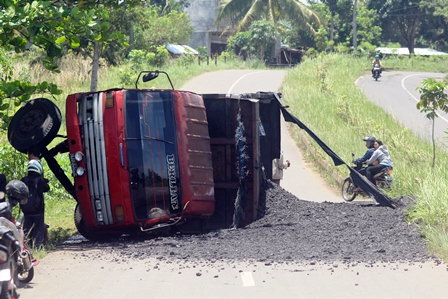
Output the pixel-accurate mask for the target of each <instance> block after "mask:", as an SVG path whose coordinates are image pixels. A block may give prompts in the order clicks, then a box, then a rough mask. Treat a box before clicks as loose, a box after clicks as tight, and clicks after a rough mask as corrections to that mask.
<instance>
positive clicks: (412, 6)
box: [368, 0, 431, 53]
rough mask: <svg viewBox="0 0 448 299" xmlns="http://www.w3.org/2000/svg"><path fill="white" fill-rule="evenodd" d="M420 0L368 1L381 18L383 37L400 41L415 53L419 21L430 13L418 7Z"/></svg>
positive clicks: (369, 5) (410, 51)
mask: <svg viewBox="0 0 448 299" xmlns="http://www.w3.org/2000/svg"><path fill="white" fill-rule="evenodd" d="M420 2H421V0H376V1H370V2H369V3H368V7H369V8H373V9H376V10H377V12H378V14H379V15H380V17H381V18H382V26H381V27H382V28H383V32H384V33H385V35H383V38H384V39H386V40H391V41H400V42H401V44H403V45H404V46H406V47H407V48H408V49H409V53H415V52H414V48H415V38H416V36H417V35H418V34H419V33H420V27H421V21H422V20H423V19H425V18H427V17H431V16H430V15H426V11H425V10H424V9H422V8H421V7H420Z"/></svg>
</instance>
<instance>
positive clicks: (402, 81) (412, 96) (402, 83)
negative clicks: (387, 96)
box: [401, 74, 448, 123]
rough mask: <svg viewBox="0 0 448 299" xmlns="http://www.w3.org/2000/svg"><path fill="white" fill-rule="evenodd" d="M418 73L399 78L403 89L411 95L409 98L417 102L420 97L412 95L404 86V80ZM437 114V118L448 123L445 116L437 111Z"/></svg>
mask: <svg viewBox="0 0 448 299" xmlns="http://www.w3.org/2000/svg"><path fill="white" fill-rule="evenodd" d="M418 75H419V74H413V75H408V76H406V77H404V78H403V79H401V87H403V89H404V90H405V91H406V92H407V93H408V94H409V95H410V96H411V98H413V99H414V100H415V101H416V102H417V103H418V102H420V99H417V98H416V97H414V95H413V94H412V93H411V92H410V91H409V90H408V89H407V88H406V86H404V81H405V80H406V79H407V78H409V77H412V76H418ZM437 115H438V116H439V118H441V119H443V120H444V121H446V122H447V123H448V119H446V118H445V117H443V116H441V115H440V114H439V113H437Z"/></svg>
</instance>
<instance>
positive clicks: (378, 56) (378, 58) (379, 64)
mask: <svg viewBox="0 0 448 299" xmlns="http://www.w3.org/2000/svg"><path fill="white" fill-rule="evenodd" d="M376 64H377V65H378V67H379V68H380V76H381V73H382V72H383V65H382V64H381V60H380V55H378V54H376V55H375V58H374V59H373V60H372V76H373V70H374V69H375V65H376Z"/></svg>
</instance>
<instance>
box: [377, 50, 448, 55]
mask: <svg viewBox="0 0 448 299" xmlns="http://www.w3.org/2000/svg"><path fill="white" fill-rule="evenodd" d="M376 51H380V52H381V53H383V54H396V55H409V49H408V48H376ZM414 53H415V55H422V56H431V55H448V53H445V52H440V51H437V50H434V49H430V48H414Z"/></svg>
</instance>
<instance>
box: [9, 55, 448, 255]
mask: <svg viewBox="0 0 448 299" xmlns="http://www.w3.org/2000/svg"><path fill="white" fill-rule="evenodd" d="M30 55H32V53H31V54H30ZM31 58H32V57H31ZM31 58H30V57H25V58H23V57H22V58H21V59H20V60H18V61H17V63H16V69H18V70H20V71H18V72H17V73H20V75H21V76H25V77H26V76H28V77H29V78H32V80H33V81H42V80H46V81H52V82H56V83H57V84H58V85H59V87H60V88H62V89H63V91H64V93H63V94H62V95H60V96H58V97H56V98H55V99H54V100H55V101H56V103H58V106H59V107H60V108H61V111H62V113H64V105H65V98H66V96H67V95H68V94H71V93H76V92H85V91H88V90H89V86H90V74H89V62H88V61H84V60H80V59H78V58H74V57H70V58H68V59H65V60H64V61H62V63H61V73H60V74H58V75H54V74H51V75H49V74H48V72H47V71H45V70H44V69H42V68H41V67H40V66H39V65H38V64H36V65H34V66H33V67H29V65H28V62H29V60H30V59H31ZM370 61H371V58H368V57H358V58H356V57H353V56H349V55H339V54H330V55H325V56H321V57H318V58H314V59H305V61H304V62H303V63H301V64H300V65H298V66H296V67H295V68H293V69H290V70H288V72H287V75H286V76H285V79H284V82H283V85H282V87H281V90H280V91H281V92H282V93H283V101H284V103H285V104H286V105H289V107H290V108H289V110H290V111H291V112H292V114H294V115H295V116H297V117H298V118H299V119H300V120H301V121H302V122H303V123H304V124H305V125H307V126H308V127H309V128H310V129H311V130H313V131H314V132H315V133H316V134H317V135H318V136H319V137H320V138H321V139H322V140H323V141H324V142H325V143H326V144H328V145H329V146H330V148H332V149H333V151H335V152H336V153H337V154H338V155H340V156H341V158H342V159H343V160H345V161H347V162H348V161H351V153H352V152H354V153H355V154H358V155H359V154H360V153H363V152H364V151H365V147H364V143H363V142H362V141H361V140H360V139H361V138H362V137H363V136H365V135H374V136H376V137H378V138H381V139H382V140H383V141H384V142H385V144H386V145H387V146H388V147H389V149H390V151H391V154H392V158H393V160H394V164H395V168H394V174H393V175H394V178H395V188H394V189H393V190H392V191H391V192H390V194H389V195H390V196H392V197H398V196H402V195H414V196H415V197H416V202H415V205H414V206H413V207H412V209H410V210H409V212H408V220H409V221H410V222H414V223H416V224H418V225H419V227H420V228H421V232H422V234H423V235H424V236H425V237H426V238H427V241H428V245H429V247H430V248H431V251H432V252H433V253H435V254H437V255H438V256H440V257H442V258H445V259H448V234H447V229H448V220H447V219H448V217H447V216H448V215H447V214H448V195H447V192H446V188H444V187H445V185H446V182H447V181H448V172H447V171H444V170H446V169H448V156H447V152H446V151H445V150H444V149H442V148H438V149H437V154H436V155H437V159H436V165H437V166H436V167H435V168H432V167H431V165H432V146H431V144H429V143H428V142H427V141H425V140H421V139H419V138H417V137H416V136H415V135H414V134H413V133H412V132H410V131H409V130H408V129H407V128H405V127H402V126H401V125H399V124H397V123H396V121H395V120H394V119H393V118H392V117H391V116H389V115H388V114H386V113H385V112H384V111H383V110H382V109H381V108H379V107H377V106H376V105H374V104H373V103H371V102H370V101H369V100H368V99H367V98H366V96H365V95H364V94H363V93H362V92H361V91H360V90H359V89H358V88H357V87H356V86H355V84H354V82H355V80H356V79H357V78H358V77H359V76H360V75H363V74H365V73H368V72H370ZM382 61H383V65H384V66H385V67H386V69H387V70H402V71H425V72H442V73H447V72H448V63H447V61H446V60H441V59H440V58H430V59H423V58H421V57H413V58H411V59H410V58H393V57H391V58H384V59H383V60H382ZM263 67H264V66H263V65H262V64H260V63H259V62H258V61H250V62H243V61H241V60H232V59H228V60H227V61H226V63H224V62H223V60H222V59H221V60H219V61H218V62H217V64H215V63H214V61H211V62H210V64H209V65H207V64H205V63H202V64H201V65H198V63H197V61H185V60H177V61H174V62H171V63H170V64H168V65H167V66H165V67H162V68H159V69H160V70H163V71H166V72H168V73H169V74H170V77H171V80H172V82H173V84H174V86H175V88H179V87H180V86H182V85H183V84H184V83H186V82H187V81H188V80H190V79H191V78H193V77H195V76H197V75H199V74H202V73H204V72H209V71H216V70H223V69H254V68H263ZM154 69H157V68H155V67H153V66H147V65H138V66H135V65H132V63H127V64H124V65H121V66H119V67H102V68H101V70H100V74H99V86H98V89H99V90H102V89H108V88H114V87H127V88H134V87H135V80H136V79H137V76H138V74H139V72H140V71H141V70H154ZM163 77H164V75H163V74H161V78H160V79H158V80H155V81H151V82H150V83H143V82H140V83H139V87H145V86H148V87H155V88H170V85H169V82H168V80H165V78H163ZM148 84H149V85H148ZM422 117H424V115H422ZM64 127H65V124H63V125H62V128H61V134H64V132H63V131H65V129H64ZM292 129H293V136H294V138H295V139H296V140H297V142H298V144H299V145H303V138H305V139H308V142H309V143H310V144H311V146H312V147H313V151H312V152H314V153H315V154H313V155H312V154H310V153H311V151H310V152H308V155H307V156H306V157H307V159H309V160H310V161H313V162H315V163H316V165H317V166H318V167H321V169H322V172H323V174H327V178H328V180H329V182H330V183H332V184H334V185H338V184H340V183H341V182H342V181H341V180H340V179H338V178H344V177H346V176H347V175H348V171H347V169H346V167H344V166H342V167H341V166H340V167H334V166H333V164H332V161H331V159H330V158H329V157H328V156H327V155H326V154H325V153H324V152H323V151H322V150H321V149H320V147H318V146H317V145H316V144H315V142H314V141H312V140H311V139H309V137H308V136H307V135H306V134H303V132H301V130H300V129H299V128H298V127H296V126H295V127H293V128H292ZM0 141H2V144H3V146H0V147H1V154H0V156H1V158H2V159H1V161H0V166H2V167H3V169H8V170H9V169H12V168H11V167H9V166H11V165H9V164H7V163H10V161H15V162H16V161H19V162H18V163H15V164H14V167H16V168H17V167H19V169H18V170H14V171H11V174H10V176H9V177H8V179H11V178H12V177H11V176H15V177H18V176H20V175H23V172H21V170H20V167H23V169H25V164H24V163H25V162H26V161H22V162H21V161H20V159H18V158H16V157H20V155H21V154H17V153H14V151H13V150H11V148H10V147H9V148H8V144H7V142H6V138H5V134H2V136H0ZM5 155H6V156H5ZM318 162H319V163H318ZM2 163H3V164H2ZM59 163H61V164H62V166H63V167H64V168H67V169H68V168H69V162H68V161H67V158H64V157H60V158H59ZM322 163H323V164H326V165H324V166H325V167H322ZM6 164H7V165H6ZM16 164H18V165H19V166H17V165H16ZM22 164H23V166H22ZM6 167H8V168H6ZM46 169H48V168H46ZM326 169H332V170H334V172H335V175H333V173H331V174H330V172H329V171H328V170H326ZM47 173H48V176H49V179H50V182H51V183H52V186H51V187H52V191H50V192H49V193H48V194H47V197H46V202H47V206H46V222H47V223H48V224H49V225H50V243H49V244H48V245H47V246H46V248H43V249H42V250H38V251H37V253H36V255H37V257H40V256H44V255H45V254H46V253H47V252H48V251H50V250H52V249H53V248H54V246H56V245H57V244H58V243H59V242H60V241H62V240H64V239H65V238H67V236H69V235H71V234H73V233H75V232H76V229H75V226H74V222H73V208H74V205H75V202H74V200H73V199H71V198H70V197H69V196H68V195H67V194H66V192H65V191H64V190H63V188H62V187H61V186H60V185H59V183H58V182H57V181H56V179H55V178H54V177H53V176H52V174H50V173H49V171H48V172H47Z"/></svg>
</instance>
